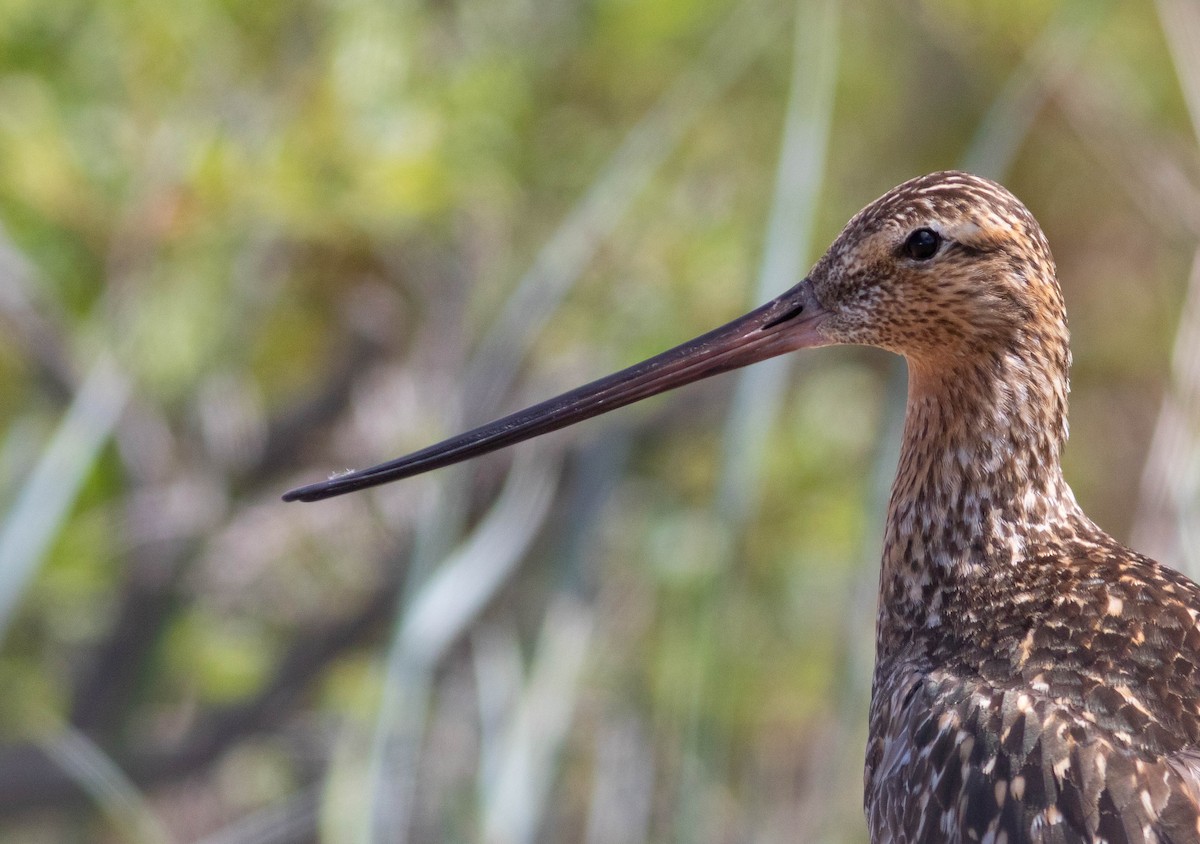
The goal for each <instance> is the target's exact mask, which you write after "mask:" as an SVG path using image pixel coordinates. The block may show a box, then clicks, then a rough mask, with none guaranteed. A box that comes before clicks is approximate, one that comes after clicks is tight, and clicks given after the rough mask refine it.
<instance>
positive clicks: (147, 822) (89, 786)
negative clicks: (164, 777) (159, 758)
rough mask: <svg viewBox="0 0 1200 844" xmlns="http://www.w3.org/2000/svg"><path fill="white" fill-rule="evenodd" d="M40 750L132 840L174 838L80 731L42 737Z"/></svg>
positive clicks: (162, 842) (163, 843) (158, 843)
mask: <svg viewBox="0 0 1200 844" xmlns="http://www.w3.org/2000/svg"><path fill="white" fill-rule="evenodd" d="M42 749H43V750H44V751H45V752H46V755H47V756H49V757H50V758H51V759H53V760H54V761H55V762H56V763H57V764H58V767H59V769H60V770H62V771H63V772H65V773H66V774H67V775H68V776H70V777H71V778H72V779H74V780H75V782H76V783H78V784H79V787H80V788H82V789H83V790H85V791H86V792H87V793H88V794H90V795H91V796H92V799H93V800H95V801H96V803H97V804H99V806H100V807H101V808H102V809H103V810H104V813H105V814H106V815H108V816H109V817H110V818H111V819H112V821H113V822H114V823H115V824H116V825H117V826H118V827H120V828H121V829H123V830H124V831H125V832H126V833H127V834H128V835H129V836H131V837H132V839H133V840H134V841H140V842H144V844H150V842H154V844H169V842H170V841H172V840H173V838H172V836H170V835H169V834H168V833H167V830H166V828H165V827H164V826H163V825H162V822H161V821H159V819H158V818H157V817H156V816H155V815H154V812H153V811H152V810H151V808H150V806H149V805H148V804H147V802H146V800H145V798H144V797H142V795H141V794H140V793H139V792H138V790H137V787H136V786H135V785H134V784H133V783H132V782H130V781H129V780H128V779H127V778H126V777H125V775H124V773H123V772H122V771H121V769H120V768H119V767H118V766H117V765H115V764H114V763H113V761H112V760H111V759H110V758H109V757H108V756H107V755H105V753H104V752H103V751H102V750H100V748H99V747H97V746H96V745H95V744H94V743H92V741H91V740H90V739H89V738H88V737H87V736H85V735H83V733H81V732H79V731H78V730H75V729H71V728H70V727H68V728H66V729H64V730H63V731H62V732H60V733H59V734H58V735H56V736H54V737H52V738H48V739H46V740H44V741H43V742H42Z"/></svg>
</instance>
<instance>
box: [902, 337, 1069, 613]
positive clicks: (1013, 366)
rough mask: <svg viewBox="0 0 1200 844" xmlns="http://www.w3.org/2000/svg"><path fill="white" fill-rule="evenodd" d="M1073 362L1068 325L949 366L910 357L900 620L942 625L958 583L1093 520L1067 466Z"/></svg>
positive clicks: (965, 357)
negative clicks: (942, 609) (1066, 475)
mask: <svg viewBox="0 0 1200 844" xmlns="http://www.w3.org/2000/svg"><path fill="white" fill-rule="evenodd" d="M1069 362H1070V356H1069V352H1067V347H1066V337H1065V329H1064V331H1063V332H1062V336H1061V338H1045V337H1043V338H1029V339H1028V341H1027V342H1026V343H1025V344H1023V345H1018V346H1015V347H1010V348H1009V349H1007V350H1005V351H1001V352H994V353H979V354H972V355H963V356H961V357H958V358H957V362H954V363H950V364H947V362H946V361H945V360H943V361H939V362H937V364H936V365H927V364H924V363H923V362H921V361H912V360H910V362H909V371H910V375H909V391H908V407H907V411H906V416H905V426H904V428H905V429H904V440H903V445H902V447H901V453H900V462H899V466H898V468H897V474H896V480H895V483H894V485H893V487H892V495H891V499H890V501H889V504H888V519H887V528H886V533H885V541H884V558H883V567H882V571H881V584H880V587H881V613H883V614H884V615H885V616H891V617H892V619H893V622H894V623H900V622H901V621H903V620H907V623H908V624H909V625H917V626H924V627H933V626H936V625H937V623H938V618H939V613H938V609H937V607H938V605H939V603H940V602H941V601H942V600H943V599H945V598H946V594H947V590H949V591H950V592H951V593H953V592H954V590H955V589H956V588H958V587H962V586H964V585H967V583H968V582H969V581H971V580H973V579H976V578H979V577H980V576H981V575H986V574H987V573H988V572H989V570H992V569H994V567H996V566H1008V565H1019V564H1020V563H1021V562H1022V561H1023V560H1025V559H1027V558H1028V556H1029V555H1030V554H1032V553H1036V550H1037V548H1038V547H1039V546H1040V544H1042V543H1039V537H1049V536H1053V535H1055V532H1056V528H1058V527H1060V526H1061V525H1063V524H1064V523H1068V522H1071V521H1073V520H1078V519H1080V518H1085V517H1083V516H1082V513H1081V512H1080V511H1079V508H1078V505H1077V504H1076V503H1075V498H1074V495H1073V494H1072V493H1071V490H1070V487H1068V486H1067V484H1066V481H1065V480H1064V479H1063V476H1062V469H1061V464H1060V452H1061V450H1062V445H1063V443H1064V441H1065V440H1066V436H1067V424H1066V407H1067V367H1068V366H1069ZM993 573H994V572H993ZM885 620H886V619H885V618H884V617H883V616H881V627H882V626H883V622H884V621H885Z"/></svg>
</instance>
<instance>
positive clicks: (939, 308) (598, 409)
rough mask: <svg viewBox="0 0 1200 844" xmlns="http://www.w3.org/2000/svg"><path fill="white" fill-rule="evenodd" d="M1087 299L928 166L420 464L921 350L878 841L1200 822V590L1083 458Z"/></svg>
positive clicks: (876, 802)
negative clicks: (800, 253)
mask: <svg viewBox="0 0 1200 844" xmlns="http://www.w3.org/2000/svg"><path fill="white" fill-rule="evenodd" d="M1067 340H1068V335H1067V320H1066V313H1065V310H1064V307H1063V300H1062V294H1061V292H1060V291H1059V288H1058V282H1057V280H1056V277H1055V270H1054V260H1053V258H1052V257H1051V254H1050V247H1049V245H1048V244H1047V242H1046V238H1045V236H1044V235H1043V234H1042V231H1041V228H1040V227H1039V226H1038V224H1037V222H1036V221H1035V220H1034V218H1033V216H1032V215H1031V214H1030V213H1029V211H1028V210H1026V209H1025V207H1024V206H1023V205H1022V204H1021V203H1020V202H1019V201H1018V200H1017V199H1016V198H1015V197H1013V196H1012V194H1010V193H1009V192H1008V191H1007V190H1005V189H1004V188H1003V187H1001V186H1000V185H997V184H995V183H994V182H990V181H988V180H986V179H981V178H978V177H976V176H971V175H968V174H966V173H956V172H946V173H934V174H932V175H929V176H923V177H921V178H918V179H913V180H912V181H909V182H906V183H904V184H903V185H900V186H899V187H897V188H895V189H893V190H892V191H890V192H888V193H887V194H885V195H884V196H883V197H881V198H880V199H879V200H877V201H876V202H874V203H872V204H871V205H869V206H867V208H865V209H864V210H863V211H861V212H860V213H859V214H858V215H856V216H855V217H854V219H852V220H851V221H850V222H849V224H847V226H846V228H845V230H844V231H843V232H842V233H841V235H839V236H838V238H837V239H836V240H835V241H834V243H833V245H832V246H830V248H829V250H828V252H826V254H825V255H824V256H823V257H822V258H821V260H819V261H818V262H817V264H816V265H815V266H814V267H813V269H812V272H811V273H810V274H809V276H808V278H806V279H804V280H803V281H801V282H800V283H799V284H797V285H796V286H795V287H793V288H792V289H791V290H789V291H787V292H786V293H784V294H783V295H781V296H779V297H778V298H776V299H774V300H773V301H771V302H768V303H767V304H766V305H763V306H762V307H760V308H758V309H756V310H754V311H752V312H751V313H749V314H747V315H746V316H744V317H742V318H740V319H738V320H734V321H733V322H731V323H729V324H727V325H725V326H722V327H721V328H718V329H716V330H714V331H711V332H709V333H708V334H705V335H703V336H701V337H698V338H696V339H695V340H692V341H690V342H688V343H684V344H682V345H680V346H678V347H676V348H674V349H671V350H669V351H667V352H664V353H663V354H661V355H658V356H656V357H654V358H651V359H650V360H647V361H643V362H642V363H639V364H636V365H635V366H632V367H629V368H628V369H626V370H623V371H621V372H618V373H615V374H613V375H610V376H608V377H606V378H601V379H599V380H597V381H594V382H592V383H591V384H587V385H584V386H583V387H580V388H578V389H576V390H572V391H570V392H568V393H564V394H563V395H561V396H558V397H556V398H553V399H550V400H548V401H545V402H542V403H541V404H538V405H535V406H533V407H530V408H526V409H525V410H521V411H518V412H517V413H514V414H511V415H510V416H506V417H504V418H503V419H499V420H497V421H495V422H492V423H489V424H488V425H484V426H481V427H480V428H477V429H475V430H472V431H468V432H466V433H464V434H460V435H458V436H456V437H452V438H450V439H448V440H446V441H445V442H442V443H438V444H436V445H433V446H430V447H429V448H425V449H422V450H420V451H418V452H414V453H413V454H410V455H407V456H405V457H401V458H398V459H396V460H393V461H390V462H388V463H384V464H381V465H379V466H375V467H372V468H369V469H365V470H362V471H360V472H354V473H351V474H349V475H345V476H340V477H338V478H335V479H333V480H330V481H325V482H323V483H318V484H312V485H310V486H307V487H302V488H300V489H296V490H292V491H291V492H289V493H288V494H287V495H286V496H285V498H286V499H288V500H306V501H313V500H318V499H321V498H326V497H329V496H331V495H340V494H342V493H346V492H352V491H354V490H358V489H364V488H367V487H370V486H375V485H377V484H380V483H387V482H389V481H393V480H398V479H400V478H404V477H408V476H411V475H414V474H418V473H420V472H425V471H429V470H430V469H436V468H438V467H441V466H446V465H449V464H451V463H456V462H458V461H460V460H465V459H468V458H470V457H473V456H476V455H479V454H483V453H486V452H488V451H492V450H494V449H497V448H501V447H503V446H506V445H511V444H513V443H516V442H520V441H521V440H524V439H528V438H530V437H534V436H538V435H539V434H542V433H545V432H547V431H552V430H555V429H557V428H562V427H565V426H566V425H571V424H574V423H575V422H578V421H580V420H582V419H587V418H589V417H592V416H596V415H598V414H600V413H605V412H607V411H609V410H612V409H614V408H617V407H622V406H624V405H626V404H629V403H631V402H634V401H638V400H639V399H642V398H646V397H648V396H651V395H655V394H657V393H661V392H663V391H665V390H669V389H673V388H675V387H678V386H681V385H682V384H686V383H689V382H691V381H696V380H698V379H700V378H705V377H708V376H710V375H714V374H717V373H719V372H725V371H728V370H730V369H734V368H736V367H739V366H745V365H747V364H750V363H754V362H755V361H758V360H763V359H765V358H768V357H771V356H773V355H777V354H782V353H784V352H788V351H792V350H794V349H800V348H808V347H814V346H824V345H831V344H836V343H857V344H867V345H873V346H879V347H882V348H884V349H888V350H891V351H893V352H896V353H897V354H900V355H903V356H904V357H905V358H906V359H907V361H908V365H909V395H908V408H907V415H906V420H905V431H904V442H903V446H902V449H901V456H900V463H899V467H898V469H897V474H896V481H895V484H894V486H893V488H892V496H891V500H890V503H889V507H888V517H887V529H886V532H885V540H884V552H883V565H882V569H881V574H880V591H879V617H878V623H877V632H876V650H877V653H876V664H875V677H874V686H873V690H872V699H871V716H870V733H869V740H868V744H867V754H866V756H867V758H866V776H865V785H866V799H865V805H866V814H867V821H868V825H869V827H870V831H871V840H872V842H873V843H874V844H967V843H968V842H977V844H1200V808H1198V806H1200V626H1198V624H1197V620H1198V618H1200V587H1197V586H1196V584H1194V583H1193V582H1192V581H1190V580H1188V579H1187V578H1185V577H1183V576H1182V575H1180V574H1178V573H1176V572H1174V571H1172V570H1170V569H1167V568H1165V567H1163V566H1161V565H1159V564H1158V563H1156V562H1154V561H1153V560H1149V559H1147V558H1145V557H1143V556H1141V555H1139V554H1137V553H1135V552H1133V551H1130V550H1129V549H1127V548H1124V547H1123V546H1121V545H1120V544H1119V543H1118V542H1116V541H1115V540H1113V539H1112V538H1111V537H1109V536H1108V535H1106V534H1105V533H1104V532H1103V531H1102V530H1100V528H1098V527H1097V526H1096V525H1095V524H1093V523H1092V522H1091V520H1090V519H1088V517H1087V516H1086V515H1084V513H1083V512H1082V511H1081V510H1080V508H1079V506H1078V505H1077V504H1076V503H1075V498H1074V496H1073V495H1072V494H1071V490H1070V488H1069V487H1068V486H1067V484H1066V481H1064V479H1063V476H1062V470H1061V468H1060V463H1059V455H1060V452H1061V449H1062V445H1063V442H1064V441H1065V440H1066V436H1067V421H1066V420H1067V388H1068V382H1067V372H1068V369H1069V367H1070V362H1071V356H1070V351H1069V349H1068V345H1067Z"/></svg>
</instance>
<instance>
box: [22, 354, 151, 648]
mask: <svg viewBox="0 0 1200 844" xmlns="http://www.w3.org/2000/svg"><path fill="white" fill-rule="evenodd" d="M128 396H129V382H128V380H127V379H126V378H125V376H124V375H123V374H122V373H121V372H120V370H118V369H117V367H116V365H115V364H114V363H113V361H112V360H111V359H109V358H108V357H101V358H100V360H98V361H97V362H96V363H95V364H94V365H93V366H92V369H91V371H90V372H89V373H88V375H87V378H86V379H85V380H84V382H83V385H82V386H81V387H80V389H79V392H78V393H76V395H75V398H74V399H73V400H72V402H71V406H70V408H69V409H68V410H67V413H66V415H65V416H64V417H63V420H62V422H61V423H60V424H59V427H58V430H57V431H56V432H55V434H54V437H53V439H52V440H51V441H50V443H49V445H47V447H46V450H45V451H44V452H43V453H42V456H41V459H40V460H39V461H38V464H37V466H36V468H35V469H34V471H33V474H32V475H31V476H30V477H29V478H28V480H27V481H26V482H25V484H24V486H22V488H21V492H20V494H19V495H18V496H17V500H16V501H15V502H14V504H13V506H12V509H11V510H9V512H8V514H7V516H6V517H5V519H4V524H3V526H2V527H0V639H2V638H3V637H4V636H5V635H6V634H7V632H8V630H9V628H10V627H11V626H12V622H13V617H14V614H15V611H16V607H17V604H18V602H19V601H20V600H21V598H22V596H23V595H24V594H25V589H26V587H27V586H28V585H29V581H30V579H31V578H32V577H33V575H34V573H35V572H36V571H37V567H38V565H39V564H40V563H41V561H42V558H43V555H44V554H45V552H46V548H47V547H48V546H49V544H50V542H51V541H52V540H53V538H54V537H55V536H56V535H57V534H58V532H59V530H60V529H61V526H62V521H63V519H64V518H66V516H67V511H68V509H69V508H70V506H71V505H72V504H73V503H74V501H75V496H76V495H77V494H78V492H79V489H80V487H81V486H82V485H83V482H84V480H85V479H86V478H87V476H88V473H89V472H90V471H91V468H92V465H93V464H94V463H95V461H96V459H97V457H98V456H99V453H100V449H101V448H103V446H104V444H105V443H106V442H107V441H108V438H109V435H110V434H111V433H112V430H113V427H114V426H115V425H116V424H117V419H118V418H119V417H120V414H121V410H122V408H124V407H125V401H126V399H127V398H128Z"/></svg>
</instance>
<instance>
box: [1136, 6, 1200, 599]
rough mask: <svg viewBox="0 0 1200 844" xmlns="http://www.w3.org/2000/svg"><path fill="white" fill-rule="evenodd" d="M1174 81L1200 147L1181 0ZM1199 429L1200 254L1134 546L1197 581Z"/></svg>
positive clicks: (1193, 13)
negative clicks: (1181, 96)
mask: <svg viewBox="0 0 1200 844" xmlns="http://www.w3.org/2000/svg"><path fill="white" fill-rule="evenodd" d="M1157 7H1158V13H1159V17H1160V18H1161V20H1162V25H1163V32H1164V33H1165V35H1166V39H1167V44H1168V46H1169V47H1170V50H1171V57H1172V59H1173V60H1174V63H1175V71H1176V76H1177V77H1178V79H1179V84H1180V87H1181V88H1182V90H1183V94H1184V101H1185V102H1186V103H1187V107H1188V113H1189V115H1190V116H1191V119H1192V130H1193V135H1194V140H1195V141H1197V142H1200V11H1198V10H1197V8H1196V6H1195V4H1192V3H1181V2H1179V0H1159V2H1158V3H1157ZM1197 430H1200V250H1197V251H1196V253H1195V255H1194V256H1193V260H1192V273H1191V277H1190V279H1189V282H1188V287H1187V294H1186V296H1185V298H1184V303H1183V308H1182V309H1181V312H1180V316H1179V325H1178V328H1177V329H1176V334H1175V347H1174V350H1173V352H1172V355H1171V379H1170V381H1169V382H1168V385H1167V389H1166V391H1165V393H1164V395H1163V398H1162V406H1161V408H1160V410H1159V413H1158V418H1157V420H1156V421H1155V425H1154V435H1153V437H1152V439H1151V441H1150V449H1149V452H1148V453H1147V455H1146V463H1145V467H1144V469H1143V471H1142V482H1141V492H1140V495H1139V497H1138V511H1137V517H1136V520H1135V521H1134V525H1133V530H1132V540H1133V543H1134V545H1135V546H1136V547H1138V548H1141V549H1142V550H1143V551H1144V552H1145V553H1147V554H1149V555H1150V556H1152V557H1155V558H1156V559H1159V560H1162V561H1163V562H1165V563H1167V564H1169V565H1174V566H1177V567H1179V568H1181V569H1182V570H1183V571H1185V572H1187V573H1188V574H1190V575H1191V576H1192V577H1196V576H1197V575H1200V555H1198V554H1197V550H1196V540H1197V538H1200V537H1198V536H1197V533H1198V531H1197V526H1198V522H1200V518H1198V517H1200V513H1197V501H1200V485H1198V483H1197V480H1196V462H1197V458H1198V457H1200V450H1198V448H1197V445H1198V442H1197V433H1196V432H1197Z"/></svg>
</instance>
